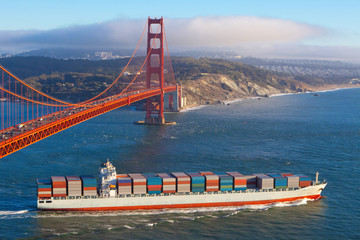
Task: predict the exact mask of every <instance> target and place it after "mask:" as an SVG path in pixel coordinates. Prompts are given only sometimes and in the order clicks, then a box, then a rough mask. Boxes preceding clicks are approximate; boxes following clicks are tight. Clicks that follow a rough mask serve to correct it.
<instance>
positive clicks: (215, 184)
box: [206, 182, 219, 186]
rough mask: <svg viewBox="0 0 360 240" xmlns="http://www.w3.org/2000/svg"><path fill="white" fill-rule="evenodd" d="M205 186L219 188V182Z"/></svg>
mask: <svg viewBox="0 0 360 240" xmlns="http://www.w3.org/2000/svg"><path fill="white" fill-rule="evenodd" d="M206 186H219V182H217V183H206Z"/></svg>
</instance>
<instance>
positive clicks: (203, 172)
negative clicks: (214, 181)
mask: <svg viewBox="0 0 360 240" xmlns="http://www.w3.org/2000/svg"><path fill="white" fill-rule="evenodd" d="M199 173H200V174H201V176H205V175H214V173H212V172H210V171H201V172H199Z"/></svg>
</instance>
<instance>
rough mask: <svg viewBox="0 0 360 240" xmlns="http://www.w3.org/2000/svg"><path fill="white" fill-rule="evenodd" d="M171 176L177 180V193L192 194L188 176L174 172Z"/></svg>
mask: <svg viewBox="0 0 360 240" xmlns="http://www.w3.org/2000/svg"><path fill="white" fill-rule="evenodd" d="M171 174H172V176H174V177H175V178H176V192H179V193H184V192H190V190H191V183H190V182H191V180H190V177H189V176H188V175H186V174H185V173H184V172H172V173H171Z"/></svg>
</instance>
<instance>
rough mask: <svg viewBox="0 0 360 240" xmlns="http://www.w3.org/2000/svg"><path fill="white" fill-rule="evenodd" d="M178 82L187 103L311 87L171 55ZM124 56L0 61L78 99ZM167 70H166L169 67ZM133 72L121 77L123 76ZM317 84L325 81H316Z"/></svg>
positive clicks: (93, 90)
mask: <svg viewBox="0 0 360 240" xmlns="http://www.w3.org/2000/svg"><path fill="white" fill-rule="evenodd" d="M143 60H144V58H143V57H136V58H134V59H133V61H132V65H131V67H129V68H128V71H130V73H131V72H136V71H137V69H139V68H140V67H139V66H140V65H141V64H142V62H143ZM171 60H172V67H173V70H174V75H175V79H176V81H177V83H179V84H181V85H182V87H183V96H185V97H186V101H187V105H199V104H216V103H219V102H222V101H226V100H231V99H235V98H242V97H257V96H268V95H271V94H279V93H297V92H304V91H311V90H313V89H314V87H318V86H316V84H315V86H314V85H313V84H312V85H309V84H308V83H309V81H308V80H307V79H306V76H304V77H303V81H299V80H298V79H296V78H294V77H293V76H288V75H285V74H282V73H274V72H272V71H268V70H263V69H259V68H257V67H254V66H249V65H246V64H244V63H240V62H234V61H227V60H223V59H211V58H199V59H195V58H190V57H172V59H171ZM127 62H128V59H126V58H122V59H115V60H102V61H91V60H83V59H71V60H62V59H54V58H47V57H11V58H3V59H0V64H1V65H2V66H4V67H5V68H7V69H9V70H10V71H11V72H13V73H14V74H16V75H17V76H19V77H20V78H21V79H23V80H24V81H25V82H27V83H28V84H30V85H32V86H33V87H35V88H37V89H38V90H40V91H42V92H45V93H47V94H50V95H52V96H55V97H57V98H59V99H64V100H67V101H72V102H78V101H83V100H86V99H89V98H91V97H92V96H94V95H96V94H97V93H99V92H101V91H103V90H104V89H105V88H106V86H108V85H109V84H111V83H112V82H113V80H114V79H115V78H116V76H117V75H118V74H119V73H120V72H121V70H122V68H123V67H124V66H125V65H126V63H127ZM166 71H169V69H167V70H166ZM129 77H131V76H123V77H122V79H124V80H126V78H129ZM317 83H323V82H322V81H319V82H317Z"/></svg>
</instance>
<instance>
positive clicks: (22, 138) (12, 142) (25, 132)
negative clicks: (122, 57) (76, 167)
mask: <svg viewBox="0 0 360 240" xmlns="http://www.w3.org/2000/svg"><path fill="white" fill-rule="evenodd" d="M161 91H162V90H161V89H159V88H155V89H146V90H139V91H134V92H131V93H127V94H123V95H121V96H119V97H115V98H114V97H108V98H105V99H102V100H99V101H95V102H92V103H89V104H86V105H79V106H75V107H72V108H68V109H66V110H62V111H59V112H55V113H51V114H49V115H46V116H43V117H39V118H37V119H33V120H31V121H28V122H26V123H23V124H18V125H17V126H13V127H11V128H7V129H4V130H1V131H0V158H3V157H5V156H7V155H9V154H11V153H13V152H15V151H18V150H20V149H22V148H25V147H27V146H29V145H30V144H33V143H35V142H38V141H40V140H42V139H44V138H47V137H49V136H51V135H54V134H55V133H58V132H61V131H63V130H65V129H67V128H70V127H72V126H74V125H76V124H78V123H81V122H84V121H86V120H88V119H90V118H93V117H96V116H99V115H101V114H104V113H107V112H109V111H112V110H114V109H117V108H120V107H123V106H126V105H130V104H131V103H133V102H137V101H140V100H143V99H146V98H149V97H153V96H156V95H160V94H161ZM163 91H164V93H166V92H173V91H176V86H165V87H164V89H163Z"/></svg>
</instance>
